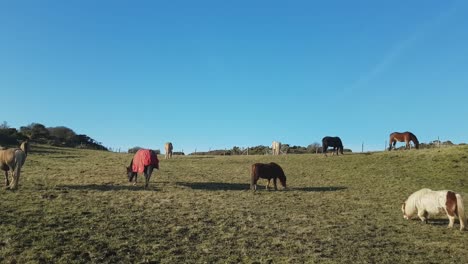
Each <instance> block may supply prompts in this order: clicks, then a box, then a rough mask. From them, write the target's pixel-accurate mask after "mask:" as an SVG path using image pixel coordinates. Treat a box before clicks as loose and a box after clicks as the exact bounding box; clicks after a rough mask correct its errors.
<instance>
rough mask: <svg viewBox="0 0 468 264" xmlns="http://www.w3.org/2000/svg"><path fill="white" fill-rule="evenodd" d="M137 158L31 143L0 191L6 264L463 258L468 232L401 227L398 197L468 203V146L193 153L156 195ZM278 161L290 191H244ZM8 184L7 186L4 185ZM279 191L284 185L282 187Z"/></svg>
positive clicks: (170, 170)
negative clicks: (15, 185) (446, 192)
mask: <svg viewBox="0 0 468 264" xmlns="http://www.w3.org/2000/svg"><path fill="white" fill-rule="evenodd" d="M131 157H132V155H131V154H119V153H109V152H101V151H91V150H76V149H62V148H53V147H46V146H40V145H39V146H38V145H32V146H31V152H30V153H29V155H28V158H27V160H26V163H25V165H24V167H23V171H22V173H21V178H20V181H19V189H18V190H17V191H7V190H4V189H3V188H2V189H1V190H0V202H1V204H0V262H1V263H28V262H31V263H51V262H58V263H90V262H91V263H118V262H120V263H147V262H149V263H239V262H242V263H304V262H305V263H468V254H467V252H468V251H467V250H468V246H467V241H468V232H466V231H465V232H460V231H459V230H458V228H459V224H458V220H457V221H456V222H455V227H454V228H453V229H447V228H446V226H447V224H448V220H447V219H446V217H444V216H442V217H440V218H437V219H432V220H430V221H429V224H427V225H424V224H422V223H421V222H420V221H419V220H413V221H406V220H404V219H403V217H402V213H401V211H400V205H401V202H403V201H404V200H405V199H406V198H407V197H408V195H409V194H411V193H412V192H414V191H416V190H418V189H420V188H423V187H427V188H431V189H434V190H442V189H452V190H454V191H456V192H459V193H460V194H462V196H463V197H464V199H465V201H464V204H465V207H467V206H468V146H458V147H451V148H442V149H427V150H410V151H392V152H381V153H371V154H346V155H343V156H329V157H324V156H323V155H280V156H232V157H230V156H216V157H215V156H187V157H180V156H177V157H174V158H173V159H169V160H165V159H164V157H162V156H160V157H159V159H160V168H161V170H160V171H156V170H155V171H154V172H153V176H152V178H151V181H150V184H149V188H148V189H146V190H145V189H143V185H144V177H142V176H141V175H139V177H138V178H139V183H138V185H137V186H132V185H131V184H129V183H128V181H127V177H126V174H125V166H128V164H129V162H130V159H131ZM272 161H273V162H276V163H278V164H280V165H281V167H282V168H283V169H284V171H285V173H286V176H287V184H288V188H289V189H288V190H286V191H281V190H280V191H265V190H264V186H265V183H266V180H259V186H258V187H259V190H258V191H257V192H256V193H253V192H252V191H250V190H249V187H250V186H249V183H250V165H251V164H252V163H255V162H264V163H266V162H272ZM2 182H3V181H2ZM280 189H281V188H280Z"/></svg>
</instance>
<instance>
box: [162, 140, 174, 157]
mask: <svg viewBox="0 0 468 264" xmlns="http://www.w3.org/2000/svg"><path fill="white" fill-rule="evenodd" d="M172 149H173V147H172V143H171V142H167V143H166V144H164V150H165V151H166V155H165V156H164V158H165V159H171V158H172Z"/></svg>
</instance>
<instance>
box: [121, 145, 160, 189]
mask: <svg viewBox="0 0 468 264" xmlns="http://www.w3.org/2000/svg"><path fill="white" fill-rule="evenodd" d="M154 168H156V169H158V170H159V160H158V156H157V154H156V152H154V151H153V150H150V149H140V150H138V151H137V153H135V156H133V159H132V160H131V161H130V166H129V167H127V176H128V181H129V182H132V181H133V179H134V178H135V183H134V184H133V185H136V184H137V177H138V173H143V174H144V175H145V188H147V187H148V184H149V180H150V178H151V174H152V173H153V169H154Z"/></svg>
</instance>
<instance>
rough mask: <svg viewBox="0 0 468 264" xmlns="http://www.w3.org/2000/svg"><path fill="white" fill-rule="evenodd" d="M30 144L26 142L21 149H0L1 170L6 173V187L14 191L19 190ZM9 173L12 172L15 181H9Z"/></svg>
mask: <svg viewBox="0 0 468 264" xmlns="http://www.w3.org/2000/svg"><path fill="white" fill-rule="evenodd" d="M28 150H29V144H28V142H27V141H24V142H23V143H22V144H21V146H20V148H9V149H0V169H1V170H4V171H5V187H6V188H7V189H11V190H14V189H16V188H18V182H19V177H20V172H21V167H22V166H23V165H24V162H25V161H26V157H27V155H28ZM8 171H11V173H12V175H13V179H12V180H11V183H10V182H9V180H8Z"/></svg>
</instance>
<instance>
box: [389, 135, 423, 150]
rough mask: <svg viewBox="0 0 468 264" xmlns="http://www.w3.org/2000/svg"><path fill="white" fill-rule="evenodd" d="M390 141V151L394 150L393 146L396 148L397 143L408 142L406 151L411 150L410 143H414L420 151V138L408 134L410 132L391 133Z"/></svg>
mask: <svg viewBox="0 0 468 264" xmlns="http://www.w3.org/2000/svg"><path fill="white" fill-rule="evenodd" d="M389 141H390V145H389V146H388V150H392V146H393V148H395V144H396V143H397V141H399V142H403V141H404V142H406V147H405V149H410V148H411V144H410V141H413V143H414V146H415V148H416V149H419V141H418V138H417V137H416V136H415V135H414V134H413V133H411V132H408V131H406V132H403V133H400V132H393V133H391V134H390V140H389Z"/></svg>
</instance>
